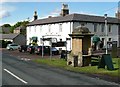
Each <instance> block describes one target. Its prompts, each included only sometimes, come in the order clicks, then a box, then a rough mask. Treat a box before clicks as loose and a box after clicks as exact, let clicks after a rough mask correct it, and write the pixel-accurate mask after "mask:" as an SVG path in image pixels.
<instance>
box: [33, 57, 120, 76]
mask: <svg viewBox="0 0 120 87" xmlns="http://www.w3.org/2000/svg"><path fill="white" fill-rule="evenodd" d="M33 61H34V62H36V63H40V64H46V65H49V66H53V67H58V68H62V69H66V70H69V71H74V72H82V73H88V74H100V75H109V76H114V77H120V75H119V70H120V68H119V66H120V58H112V61H113V65H114V68H115V69H116V70H112V71H110V70H107V69H102V68H100V69H98V68H97V65H95V66H85V67H72V66H68V65H67V63H66V61H65V60H63V59H55V58H52V59H51V60H50V59H49V58H45V59H44V58H41V59H36V60H33ZM94 62H95V61H94Z"/></svg>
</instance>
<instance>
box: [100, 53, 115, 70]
mask: <svg viewBox="0 0 120 87" xmlns="http://www.w3.org/2000/svg"><path fill="white" fill-rule="evenodd" d="M105 65H106V66H107V69H108V70H114V67H113V63H112V58H111V56H110V54H103V55H102V58H101V60H100V62H99V65H98V68H104V69H105Z"/></svg>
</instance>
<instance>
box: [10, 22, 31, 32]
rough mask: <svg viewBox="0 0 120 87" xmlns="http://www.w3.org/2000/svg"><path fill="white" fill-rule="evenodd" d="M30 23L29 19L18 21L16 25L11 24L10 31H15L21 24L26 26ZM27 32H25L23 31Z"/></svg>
mask: <svg viewBox="0 0 120 87" xmlns="http://www.w3.org/2000/svg"><path fill="white" fill-rule="evenodd" d="M28 23H29V21H23V22H17V23H16V24H15V25H14V26H11V29H10V32H11V33H13V31H14V29H15V28H17V27H20V26H23V27H25V28H26V26H27V24H28ZM23 33H25V32H23Z"/></svg>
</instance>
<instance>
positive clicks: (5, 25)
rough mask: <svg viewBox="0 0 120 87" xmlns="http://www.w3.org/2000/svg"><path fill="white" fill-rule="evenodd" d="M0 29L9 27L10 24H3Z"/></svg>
mask: <svg viewBox="0 0 120 87" xmlns="http://www.w3.org/2000/svg"><path fill="white" fill-rule="evenodd" d="M2 27H11V25H10V24H4V25H2Z"/></svg>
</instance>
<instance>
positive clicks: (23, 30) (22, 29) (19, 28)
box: [13, 26, 26, 35]
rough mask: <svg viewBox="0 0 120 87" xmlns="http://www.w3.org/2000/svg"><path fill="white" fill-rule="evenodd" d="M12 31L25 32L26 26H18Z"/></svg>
mask: <svg viewBox="0 0 120 87" xmlns="http://www.w3.org/2000/svg"><path fill="white" fill-rule="evenodd" d="M13 33H18V34H24V35H25V34H26V27H25V26H19V27H17V28H15V29H14V31H13Z"/></svg>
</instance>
